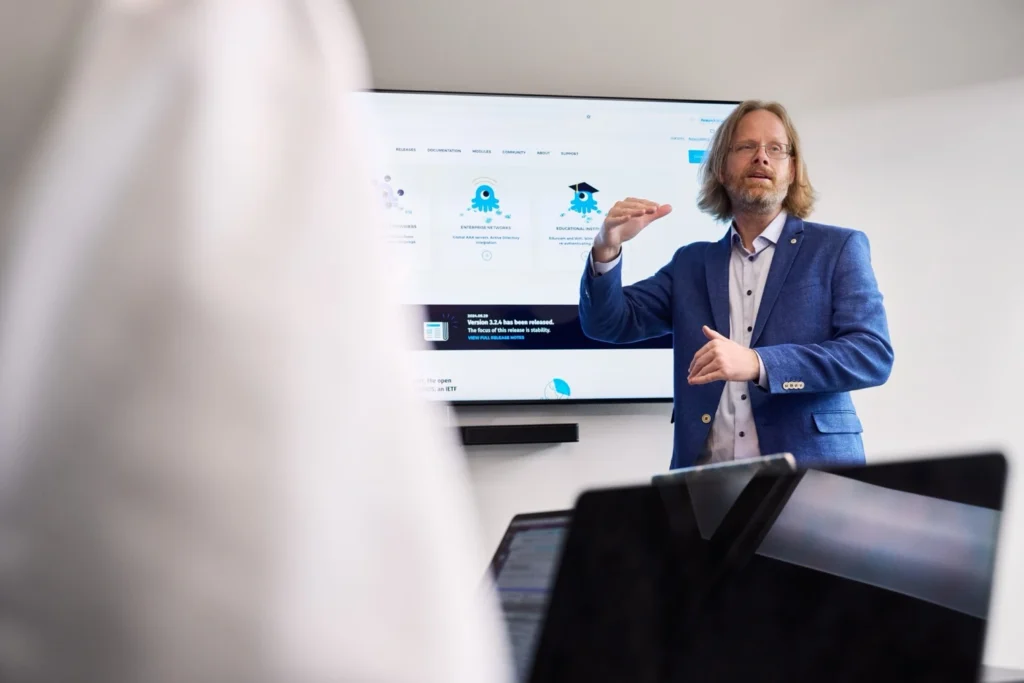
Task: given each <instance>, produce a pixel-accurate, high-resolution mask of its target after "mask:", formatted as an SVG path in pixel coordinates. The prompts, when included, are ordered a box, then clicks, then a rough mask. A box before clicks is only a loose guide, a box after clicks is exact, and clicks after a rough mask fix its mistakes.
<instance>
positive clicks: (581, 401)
mask: <svg viewBox="0 0 1024 683" xmlns="http://www.w3.org/2000/svg"><path fill="white" fill-rule="evenodd" d="M364 92H371V93H382V94H396V95H447V96H453V97H498V98H501V97H508V98H512V97H518V98H530V99H542V100H543V99H546V100H595V101H599V102H659V103H666V104H731V105H739V104H741V100H711V99H699V98H698V99H689V98H671V97H627V96H615V95H546V94H543V93H513V92H473V91H460V90H412V89H409V90H407V89H402V88H367V89H366V90H365V91H364ZM427 400H429V401H430V402H431V403H434V404H437V405H442V406H443V405H448V406H451V407H453V408H472V407H486V406H538V405H544V406H550V405H566V406H580V405H601V404H605V405H607V404H616V403H621V404H657V403H672V402H673V401H674V400H675V398H674V397H672V396H668V397H663V398H564V399H546V398H536V399H534V398H528V399H486V400H478V401H473V400H459V401H438V400H431V399H427Z"/></svg>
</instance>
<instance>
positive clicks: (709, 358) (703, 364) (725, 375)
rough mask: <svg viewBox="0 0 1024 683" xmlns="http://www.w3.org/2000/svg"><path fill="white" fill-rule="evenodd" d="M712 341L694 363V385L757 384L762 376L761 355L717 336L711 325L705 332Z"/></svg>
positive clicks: (701, 351) (691, 362)
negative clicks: (717, 383) (711, 383)
mask: <svg viewBox="0 0 1024 683" xmlns="http://www.w3.org/2000/svg"><path fill="white" fill-rule="evenodd" d="M703 332H704V336H705V337H707V338H708V343H707V344H705V345H704V346H702V347H701V348H700V350H699V351H697V353H696V354H694V356H693V360H692V361H690V376H689V377H688V378H687V381H688V382H689V383H690V384H708V383H709V382H722V381H726V382H748V381H749V382H756V381H757V380H758V377H759V376H760V374H761V363H760V359H759V358H758V356H757V352H756V351H754V350H753V349H748V348H747V347H745V346H741V345H740V344H737V343H736V342H734V341H732V340H731V339H727V338H725V337H724V336H722V335H720V334H719V333H718V332H715V331H714V330H712V329H711V328H710V327H708V326H707V325H705V326H704V328H703Z"/></svg>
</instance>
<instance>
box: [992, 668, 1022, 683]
mask: <svg viewBox="0 0 1024 683" xmlns="http://www.w3.org/2000/svg"><path fill="white" fill-rule="evenodd" d="M982 680H983V683H1015V682H1017V681H1024V671H1017V670H1014V669H999V668H996V667H992V666H986V667H985V677H984V679H982Z"/></svg>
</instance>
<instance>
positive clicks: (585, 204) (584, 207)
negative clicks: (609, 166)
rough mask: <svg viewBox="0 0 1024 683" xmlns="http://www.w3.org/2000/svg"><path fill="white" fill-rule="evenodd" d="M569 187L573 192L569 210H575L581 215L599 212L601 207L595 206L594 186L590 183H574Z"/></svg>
mask: <svg viewBox="0 0 1024 683" xmlns="http://www.w3.org/2000/svg"><path fill="white" fill-rule="evenodd" d="M569 188H570V189H571V190H573V191H574V192H575V194H574V195H573V198H572V202H571V203H570V204H569V210H570V211H575V212H576V213H578V214H580V215H582V216H587V215H588V214H591V213H601V209H599V208H597V200H596V199H594V193H595V192H597V188H596V187H594V186H593V185H591V184H590V183H576V184H575V185H570V186H569Z"/></svg>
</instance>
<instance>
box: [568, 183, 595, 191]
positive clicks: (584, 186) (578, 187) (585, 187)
mask: <svg viewBox="0 0 1024 683" xmlns="http://www.w3.org/2000/svg"><path fill="white" fill-rule="evenodd" d="M569 189H572V190H575V191H577V192H589V193H590V194H594V193H595V192H597V191H598V190H597V188H596V187H594V186H593V185H591V184H590V183H576V184H575V185H570V186H569Z"/></svg>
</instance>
